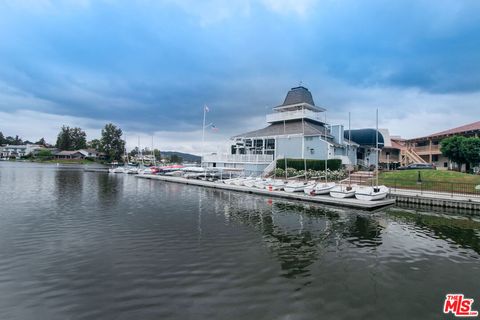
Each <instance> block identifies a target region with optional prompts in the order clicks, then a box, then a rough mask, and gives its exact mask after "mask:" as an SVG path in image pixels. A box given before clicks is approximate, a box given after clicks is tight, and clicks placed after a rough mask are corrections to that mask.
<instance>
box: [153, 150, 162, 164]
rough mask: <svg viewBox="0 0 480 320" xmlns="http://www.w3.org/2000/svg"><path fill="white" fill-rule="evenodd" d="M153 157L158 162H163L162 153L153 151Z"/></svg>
mask: <svg viewBox="0 0 480 320" xmlns="http://www.w3.org/2000/svg"><path fill="white" fill-rule="evenodd" d="M153 155H154V156H155V160H157V161H160V160H162V155H161V153H160V150H158V149H154V150H153Z"/></svg>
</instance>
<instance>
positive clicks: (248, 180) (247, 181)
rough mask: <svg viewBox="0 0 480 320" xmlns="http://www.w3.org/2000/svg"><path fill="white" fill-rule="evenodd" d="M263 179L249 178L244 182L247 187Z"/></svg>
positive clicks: (251, 186)
mask: <svg viewBox="0 0 480 320" xmlns="http://www.w3.org/2000/svg"><path fill="white" fill-rule="evenodd" d="M260 181H262V178H255V179H247V180H245V181H244V182H243V185H244V186H245V187H250V188H253V187H254V186H255V184H256V183H257V182H260Z"/></svg>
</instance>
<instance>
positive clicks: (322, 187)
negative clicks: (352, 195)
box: [303, 182, 335, 196]
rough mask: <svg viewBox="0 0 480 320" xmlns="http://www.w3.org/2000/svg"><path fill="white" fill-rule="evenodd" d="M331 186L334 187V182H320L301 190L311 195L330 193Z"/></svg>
mask: <svg viewBox="0 0 480 320" xmlns="http://www.w3.org/2000/svg"><path fill="white" fill-rule="evenodd" d="M333 187H335V182H320V183H316V184H314V185H312V186H309V187H305V188H304V189H303V192H305V194H308V195H311V196H317V195H321V194H328V193H330V190H332V188H333Z"/></svg>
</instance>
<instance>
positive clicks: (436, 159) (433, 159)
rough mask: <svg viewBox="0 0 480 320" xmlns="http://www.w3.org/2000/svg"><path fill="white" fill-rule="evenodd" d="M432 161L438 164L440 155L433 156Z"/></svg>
mask: <svg viewBox="0 0 480 320" xmlns="http://www.w3.org/2000/svg"><path fill="white" fill-rule="evenodd" d="M432 161H433V162H437V161H438V154H434V155H432Z"/></svg>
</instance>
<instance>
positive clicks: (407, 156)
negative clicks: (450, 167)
mask: <svg viewBox="0 0 480 320" xmlns="http://www.w3.org/2000/svg"><path fill="white" fill-rule="evenodd" d="M400 157H401V161H400V162H401V164H402V165H403V166H406V165H409V164H410V163H427V162H426V161H425V160H423V158H422V157H420V156H419V155H418V153H416V152H415V150H413V149H411V148H405V149H402V150H401V151H400Z"/></svg>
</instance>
